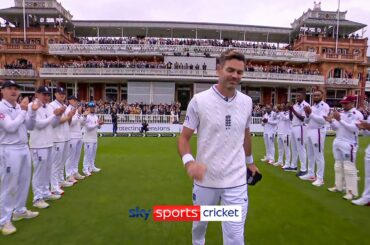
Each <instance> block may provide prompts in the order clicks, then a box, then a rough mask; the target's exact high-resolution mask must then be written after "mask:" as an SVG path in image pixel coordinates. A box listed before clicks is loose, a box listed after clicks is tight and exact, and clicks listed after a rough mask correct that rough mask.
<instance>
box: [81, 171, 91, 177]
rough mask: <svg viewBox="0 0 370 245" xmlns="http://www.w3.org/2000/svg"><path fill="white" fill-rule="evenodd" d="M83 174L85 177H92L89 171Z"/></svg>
mask: <svg viewBox="0 0 370 245" xmlns="http://www.w3.org/2000/svg"><path fill="white" fill-rule="evenodd" d="M83 174H84V175H85V177H89V176H91V173H90V172H89V171H83Z"/></svg>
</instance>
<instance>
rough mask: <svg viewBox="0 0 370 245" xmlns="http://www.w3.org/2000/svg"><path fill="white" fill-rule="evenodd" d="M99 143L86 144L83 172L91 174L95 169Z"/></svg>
mask: <svg viewBox="0 0 370 245" xmlns="http://www.w3.org/2000/svg"><path fill="white" fill-rule="evenodd" d="M97 146H98V143H97V142H95V143H87V142H85V143H84V161H83V172H87V171H88V172H91V171H92V169H93V168H94V167H95V156H96V149H97Z"/></svg>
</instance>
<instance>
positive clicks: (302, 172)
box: [295, 170, 307, 177]
mask: <svg viewBox="0 0 370 245" xmlns="http://www.w3.org/2000/svg"><path fill="white" fill-rule="evenodd" d="M306 174H307V171H301V170H299V171H298V173H297V174H296V175H295V176H297V177H301V176H303V175H306Z"/></svg>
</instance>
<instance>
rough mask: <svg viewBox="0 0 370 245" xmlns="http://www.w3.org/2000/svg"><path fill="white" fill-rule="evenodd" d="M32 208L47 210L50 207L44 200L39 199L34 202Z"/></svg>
mask: <svg viewBox="0 0 370 245" xmlns="http://www.w3.org/2000/svg"><path fill="white" fill-rule="evenodd" d="M33 206H34V207H35V208H40V209H44V208H48V207H49V206H50V205H49V204H48V203H47V202H45V201H44V200H42V199H40V200H37V201H36V202H34V203H33Z"/></svg>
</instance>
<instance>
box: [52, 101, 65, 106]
mask: <svg viewBox="0 0 370 245" xmlns="http://www.w3.org/2000/svg"><path fill="white" fill-rule="evenodd" d="M54 101H55V103H57V104H58V105H60V106H64V104H62V103H60V102H59V101H58V100H54Z"/></svg>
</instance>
